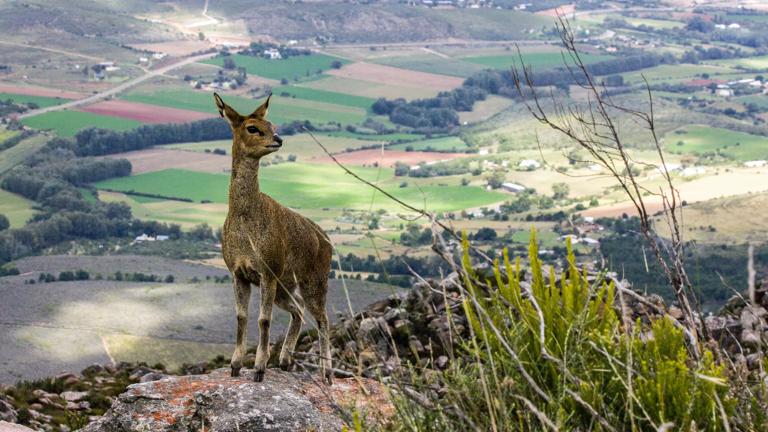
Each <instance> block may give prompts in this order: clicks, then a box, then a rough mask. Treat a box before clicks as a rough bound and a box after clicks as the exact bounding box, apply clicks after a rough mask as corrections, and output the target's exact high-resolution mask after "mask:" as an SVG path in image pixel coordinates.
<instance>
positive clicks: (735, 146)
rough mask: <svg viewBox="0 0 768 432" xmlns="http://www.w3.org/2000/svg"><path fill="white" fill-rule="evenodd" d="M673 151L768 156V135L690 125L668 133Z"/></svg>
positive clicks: (748, 157) (742, 158)
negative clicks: (767, 136)
mask: <svg viewBox="0 0 768 432" xmlns="http://www.w3.org/2000/svg"><path fill="white" fill-rule="evenodd" d="M664 141H665V142H664V147H665V148H666V150H667V151H668V152H670V153H677V154H692V155H702V154H704V153H709V152H720V153H722V154H725V155H726V156H728V157H730V158H733V159H735V160H738V161H749V160H758V159H768V138H766V137H763V136H759V135H750V134H747V133H743V132H736V131H732V130H728V129H719V128H713V127H709V126H701V125H694V126H686V127H684V128H680V129H678V130H677V131H675V132H673V133H670V134H667V135H666V136H665V137H664Z"/></svg>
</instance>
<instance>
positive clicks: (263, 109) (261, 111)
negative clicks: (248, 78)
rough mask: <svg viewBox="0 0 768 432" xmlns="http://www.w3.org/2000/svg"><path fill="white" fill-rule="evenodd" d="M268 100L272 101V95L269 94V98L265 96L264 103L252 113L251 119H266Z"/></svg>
mask: <svg viewBox="0 0 768 432" xmlns="http://www.w3.org/2000/svg"><path fill="white" fill-rule="evenodd" d="M270 99H272V93H270V94H269V96H267V100H265V101H264V103H263V104H261V106H260V107H258V108H256V111H254V112H253V114H251V117H256V118H260V119H263V118H266V117H267V111H269V100H270Z"/></svg>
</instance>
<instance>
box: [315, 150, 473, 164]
mask: <svg viewBox="0 0 768 432" xmlns="http://www.w3.org/2000/svg"><path fill="white" fill-rule="evenodd" d="M467 156H469V155H468V154H466V153H435V152H420V151H412V152H407V151H397V150H384V151H383V152H382V151H381V150H358V151H353V152H349V153H339V154H336V155H334V157H335V158H336V159H338V160H339V162H341V163H343V164H346V165H373V164H374V163H378V164H379V165H381V166H385V167H391V166H393V165H394V164H395V162H403V163H406V164H408V165H416V164H418V163H420V162H438V161H446V160H451V159H457V158H464V157H467ZM312 161H313V162H324V163H331V162H333V161H332V160H331V158H329V157H327V156H323V157H316V158H313V159H312Z"/></svg>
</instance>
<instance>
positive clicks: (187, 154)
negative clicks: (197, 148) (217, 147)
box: [108, 147, 232, 174]
mask: <svg viewBox="0 0 768 432" xmlns="http://www.w3.org/2000/svg"><path fill="white" fill-rule="evenodd" d="M108 158H111V159H114V158H120V159H127V160H128V161H130V162H131V166H132V169H131V173H132V174H141V173H147V172H154V171H161V170H164V169H169V168H176V169H185V170H190V171H200V172H208V173H223V172H224V171H227V170H229V169H230V168H232V158H231V157H230V156H225V155H217V154H212V153H201V152H193V151H183V150H175V149H169V148H163V147H157V148H150V149H145V150H137V151H132V152H127V153H120V154H118V155H117V156H108Z"/></svg>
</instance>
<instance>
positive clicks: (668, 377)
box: [395, 236, 765, 431]
mask: <svg viewBox="0 0 768 432" xmlns="http://www.w3.org/2000/svg"><path fill="white" fill-rule="evenodd" d="M464 246H465V247H464V250H465V255H464V270H465V277H464V285H465V287H466V289H467V294H466V296H467V299H466V300H464V302H463V306H464V307H463V310H457V311H456V312H454V313H456V314H458V315H465V316H466V318H467V321H468V323H469V326H470V327H471V332H470V333H469V336H468V337H467V338H466V339H464V338H460V337H458V335H457V336H454V340H455V341H459V342H458V343H457V347H456V348H455V349H454V352H452V353H450V354H449V355H450V356H451V357H450V358H451V359H453V358H466V359H471V360H470V361H451V362H450V365H449V367H448V368H447V370H445V371H443V372H438V373H436V374H429V375H427V374H421V372H420V371H421V370H422V369H421V368H414V369H412V370H411V371H412V373H411V377H410V378H411V379H412V380H413V381H415V383H414V385H413V388H425V387H422V385H424V386H426V387H428V386H429V383H430V382H435V381H439V382H441V383H444V385H445V389H444V390H445V391H442V392H440V396H439V397H438V396H437V395H435V396H430V393H427V396H422V397H426V398H427V399H428V401H427V402H428V403H426V402H424V401H423V402H422V403H421V404H416V403H413V401H412V400H410V398H408V397H406V396H399V397H396V399H395V400H396V401H398V404H397V407H398V409H397V411H396V412H397V417H398V418H397V420H396V421H395V423H396V424H399V425H403V427H402V429H403V430H579V429H581V428H582V427H584V425H591V427H589V428H588V429H590V430H592V429H593V430H622V431H623V430H656V429H657V426H658V425H661V424H669V423H671V424H674V425H675V426H674V427H675V428H676V430H690V429H692V428H695V429H696V430H699V431H719V430H723V424H724V422H730V423H731V424H732V425H733V426H735V425H736V424H737V423H738V422H739V420H738V419H742V421H745V422H746V424H743V425H742V426H745V427H746V428H747V429H750V427H751V426H755V425H758V424H762V423H760V422H761V421H764V419H765V416H764V413H761V409H764V408H762V407H760V406H759V405H760V404H759V403H754V402H753V401H750V400H748V399H751V398H745V399H744V402H741V403H740V399H739V397H738V395H739V394H740V392H741V391H746V389H745V388H743V384H740V381H739V379H740V378H734V380H733V381H730V380H729V376H728V374H727V372H726V364H724V363H722V364H721V363H719V361H717V360H715V355H714V354H713V352H712V351H710V348H707V347H703V346H702V347H700V348H699V349H701V350H702V354H701V357H700V358H699V359H695V358H693V357H692V356H691V355H689V353H688V348H687V345H686V338H685V336H684V333H683V331H682V330H680V329H679V328H678V327H676V326H675V325H674V324H673V323H672V322H671V321H670V320H669V319H668V318H665V317H661V318H657V319H655V320H653V321H651V322H650V324H649V323H647V322H646V323H644V322H641V321H640V320H638V321H637V322H636V323H632V322H631V321H630V322H629V323H625V322H622V320H621V317H620V316H619V315H617V313H616V309H615V307H617V305H616V302H618V300H617V299H616V298H617V294H618V293H617V291H618V289H617V288H616V287H615V286H614V285H613V283H610V284H608V283H606V282H603V283H596V284H590V282H588V281H587V277H586V274H583V273H582V271H581V270H580V269H579V268H578V267H577V265H576V259H575V256H574V254H573V251H572V250H571V246H570V242H569V243H568V244H567V247H568V264H567V269H568V272H567V277H564V278H563V279H562V280H555V278H554V277H551V278H550V277H549V276H546V277H545V276H544V269H543V264H542V263H541V262H540V261H539V258H538V249H537V246H536V240H535V237H534V236H531V243H530V247H529V261H530V269H529V270H530V274H531V275H532V281H531V283H530V288H524V287H523V286H522V283H521V280H523V277H522V272H521V268H520V261H519V259H518V260H517V262H516V263H510V261H509V258H508V255H507V252H506V250H505V251H504V253H503V262H502V263H499V262H498V261H497V262H496V264H495V266H494V269H493V270H494V275H495V279H494V278H493V277H491V278H490V281H489V280H488V279H486V276H481V275H478V274H476V273H475V272H474V271H473V270H472V268H471V264H470V259H469V255H468V252H467V251H468V247H467V246H468V245H467V243H466V241H465V244H464ZM529 270H528V269H526V274H528V271H529ZM502 272H503V275H502ZM548 273H549V274H550V275H552V274H553V270H550V271H549V272H548ZM488 285H490V287H488ZM526 292H528V293H529V295H530V297H529V296H528V295H525V293H526ZM534 300H535V303H534ZM449 319H451V320H452V318H450V316H449ZM633 324H634V325H633ZM641 335H647V336H648V337H642V336H641ZM447 349H451V348H450V347H447ZM718 358H719V356H718ZM425 407H428V408H425ZM752 416H755V417H752ZM746 419H749V420H746ZM601 425H602V426H601ZM605 425H610V426H611V428H610V429H609V428H608V427H606V426H605ZM737 429H739V430H740V428H737Z"/></svg>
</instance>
